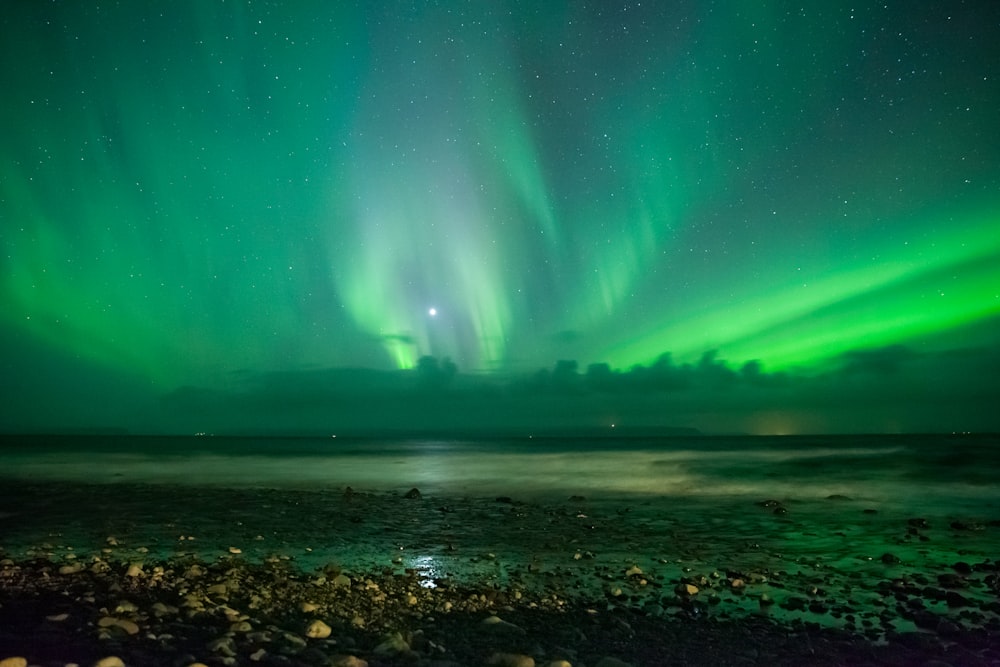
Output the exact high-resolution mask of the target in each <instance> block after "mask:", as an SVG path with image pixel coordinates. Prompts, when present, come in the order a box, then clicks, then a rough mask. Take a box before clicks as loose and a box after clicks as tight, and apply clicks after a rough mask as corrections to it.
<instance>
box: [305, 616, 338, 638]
mask: <svg viewBox="0 0 1000 667" xmlns="http://www.w3.org/2000/svg"><path fill="white" fill-rule="evenodd" d="M331 632H333V629H332V628H331V627H330V626H329V625H327V624H326V623H324V622H323V621H321V620H319V619H317V620H315V621H313V622H312V623H310V624H309V625H308V626H307V627H306V637H309V638H310V639H326V638H327V637H329V636H330V633H331Z"/></svg>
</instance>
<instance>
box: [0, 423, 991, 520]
mask: <svg viewBox="0 0 1000 667" xmlns="http://www.w3.org/2000/svg"><path fill="white" fill-rule="evenodd" d="M998 439H1000V438H998V437H997V436H978V435H977V436H970V435H955V436H937V435H934V436H802V437H674V438H660V439H655V438H634V439H628V438H623V439H613V438H589V439H588V438H537V439H536V438H520V439H494V440H486V439H480V440H468V439H466V440H460V439H458V440H448V439H399V440H397V439H345V438H340V439H338V438H225V437H184V438H180V437H117V436H108V437H102V436H88V437H63V436H46V437H17V436H7V437H5V438H3V439H2V440H0V476H3V477H8V478H16V479H22V480H36V481H61V482H84V483H89V484H115V483H122V482H131V483H143V484H179V485H188V486H213V487H268V488H297V489H330V488H343V487H346V486H351V487H353V488H354V489H355V490H366V491H392V490H399V489H402V490H404V491H405V490H406V489H409V488H411V487H414V486H416V487H418V488H420V489H421V490H422V491H427V492H430V493H436V494H449V495H453V494H460V495H469V494H472V495H490V494H503V495H508V496H520V497H524V498H552V497H561V496H563V495H565V494H567V493H569V494H576V495H586V494H596V495H599V496H615V495H618V496H624V495H632V496H641V497H645V498H648V499H656V498H701V499H705V498H726V497H730V498H732V497H740V496H747V497H772V496H773V497H779V498H786V499H790V500H796V501H810V500H815V499H823V498H827V497H828V496H831V495H843V496H849V497H851V498H855V499H858V500H868V501H870V502H872V503H880V504H888V505H892V506H899V507H908V508H910V509H911V510H912V511H914V512H920V513H934V514H940V513H942V512H943V513H948V512H950V511H955V510H959V509H964V508H968V507H981V508H996V507H997V503H998V502H1000V483H998V481H997V480H1000V442H998Z"/></svg>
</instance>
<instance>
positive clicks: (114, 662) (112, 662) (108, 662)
mask: <svg viewBox="0 0 1000 667" xmlns="http://www.w3.org/2000/svg"><path fill="white" fill-rule="evenodd" d="M94 667H125V663H124V662H123V661H122V659H121V658H119V657H118V656H117V655H109V656H108V657H106V658H101V659H100V660H98V661H97V662H95V663H94Z"/></svg>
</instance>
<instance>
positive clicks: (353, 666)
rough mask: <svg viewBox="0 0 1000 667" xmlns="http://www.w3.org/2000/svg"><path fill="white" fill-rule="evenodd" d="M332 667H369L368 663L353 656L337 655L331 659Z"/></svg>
mask: <svg viewBox="0 0 1000 667" xmlns="http://www.w3.org/2000/svg"><path fill="white" fill-rule="evenodd" d="M328 664H329V665H330V667H368V661H367V660H362V659H361V658H358V657H356V656H353V655H335V656H333V657H332V658H330V662H329V663H328Z"/></svg>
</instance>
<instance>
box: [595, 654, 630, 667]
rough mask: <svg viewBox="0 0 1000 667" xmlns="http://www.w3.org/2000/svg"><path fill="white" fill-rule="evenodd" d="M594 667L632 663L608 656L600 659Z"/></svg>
mask: <svg viewBox="0 0 1000 667" xmlns="http://www.w3.org/2000/svg"><path fill="white" fill-rule="evenodd" d="M594 667H632V663H630V662H625V661H624V660H619V659H618V658H612V657H610V656H607V657H604V658H601V659H600V660H598V661H597V664H596V665H594Z"/></svg>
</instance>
